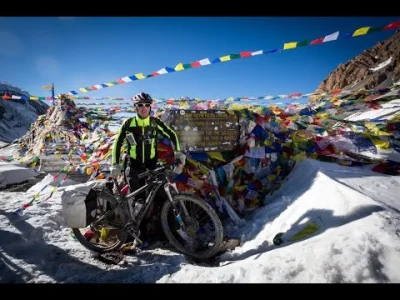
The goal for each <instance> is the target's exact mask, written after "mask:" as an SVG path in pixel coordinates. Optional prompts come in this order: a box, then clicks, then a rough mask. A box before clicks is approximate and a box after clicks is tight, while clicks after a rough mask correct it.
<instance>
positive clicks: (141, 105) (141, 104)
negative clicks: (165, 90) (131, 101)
mask: <svg viewBox="0 0 400 300" xmlns="http://www.w3.org/2000/svg"><path fill="white" fill-rule="evenodd" d="M136 106H137V107H143V106H146V107H150V106H151V104H149V103H146V104H143V103H139V104H136Z"/></svg>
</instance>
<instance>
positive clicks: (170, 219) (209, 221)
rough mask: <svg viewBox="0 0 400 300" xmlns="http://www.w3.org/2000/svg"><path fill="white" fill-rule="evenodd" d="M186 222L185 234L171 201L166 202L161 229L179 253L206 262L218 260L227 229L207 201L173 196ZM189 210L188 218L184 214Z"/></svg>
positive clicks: (183, 195) (182, 195)
mask: <svg viewBox="0 0 400 300" xmlns="http://www.w3.org/2000/svg"><path fill="white" fill-rule="evenodd" d="M172 198H173V201H174V203H175V205H176V207H177V209H178V210H179V211H178V213H179V214H180V216H181V217H182V219H183V222H184V224H185V227H186V228H185V230H183V229H182V228H181V227H180V226H179V224H178V222H177V220H176V213H175V212H174V211H173V206H172V204H171V202H170V201H166V202H165V203H164V205H163V207H162V210H161V225H162V228H163V231H164V233H165V236H166V237H167V239H168V240H169V242H170V243H171V244H172V246H174V247H175V248H176V249H177V250H178V252H181V253H183V254H186V255H188V256H190V257H193V258H196V259H199V260H205V259H208V258H211V257H213V256H215V255H216V254H217V253H218V251H219V250H220V249H221V245H222V242H223V235H224V233H223V226H222V223H221V220H220V219H219V217H218V215H217V213H216V212H215V211H214V209H213V208H212V207H211V206H210V205H208V204H207V203H206V202H205V201H204V200H201V199H199V198H196V197H194V196H192V195H185V194H178V195H173V196H172ZM181 204H182V205H184V206H185V207H186V210H187V212H188V214H189V215H188V216H186V215H185V213H184V212H183V210H182V207H181Z"/></svg>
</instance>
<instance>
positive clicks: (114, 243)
mask: <svg viewBox="0 0 400 300" xmlns="http://www.w3.org/2000/svg"><path fill="white" fill-rule="evenodd" d="M98 198H99V200H100V201H99V202H98V203H105V205H107V203H108V200H107V199H106V198H103V197H102V195H99V196H98ZM107 206H108V205H107ZM98 208H99V209H100V210H102V209H103V208H102V207H98ZM103 211H104V210H103ZM103 215H104V214H101V215H96V218H95V219H96V220H95V221H94V222H96V221H97V220H99V219H100V218H101V217H102V216H103ZM112 215H113V217H111V218H103V220H101V221H99V222H97V224H96V226H95V227H94V226H91V225H92V224H93V223H92V224H90V225H89V226H87V227H86V228H71V229H72V232H73V234H74V236H75V238H76V239H77V240H78V241H79V242H80V243H81V244H82V245H83V246H84V247H85V248H86V249H88V250H91V251H94V252H97V253H106V252H110V251H114V250H116V249H119V248H121V246H122V245H123V244H124V243H125V241H126V240H127V238H128V233H127V232H125V231H123V230H122V229H120V228H118V227H116V226H114V225H115V224H110V222H112V223H115V212H114V213H113V214H112ZM121 222H123V221H121V220H119V222H118V223H119V224H121Z"/></svg>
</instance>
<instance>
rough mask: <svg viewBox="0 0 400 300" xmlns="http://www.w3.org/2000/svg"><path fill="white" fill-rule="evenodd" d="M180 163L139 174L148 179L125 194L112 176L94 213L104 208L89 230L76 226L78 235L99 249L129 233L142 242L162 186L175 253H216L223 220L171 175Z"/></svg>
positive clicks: (112, 246) (164, 221)
mask: <svg viewBox="0 0 400 300" xmlns="http://www.w3.org/2000/svg"><path fill="white" fill-rule="evenodd" d="M176 166H177V162H175V163H172V164H164V165H158V166H157V168H156V169H154V170H147V171H145V172H143V173H141V174H139V178H146V183H145V185H144V186H142V187H141V188H139V189H137V190H136V191H132V192H130V193H126V194H125V195H124V193H123V192H121V188H120V184H119V183H118V181H117V179H116V178H112V182H113V188H112V189H111V188H103V189H101V190H98V191H96V197H97V207H96V212H101V213H97V214H96V216H95V218H94V219H95V220H94V221H93V222H91V223H90V224H89V225H88V227H89V228H90V229H89V230H88V227H86V228H72V231H73V233H74V235H75V237H76V239H77V240H78V241H79V242H80V243H81V244H82V245H83V246H84V247H85V248H87V249H89V250H92V251H94V252H97V253H106V252H111V251H114V250H116V249H119V248H120V247H121V246H122V245H124V244H125V243H126V241H127V239H128V238H129V237H130V238H133V239H134V241H135V242H137V243H138V244H141V243H143V241H141V239H140V230H139V227H140V225H141V223H142V221H143V220H144V218H145V216H146V213H147V212H148V211H149V209H150V207H151V205H152V203H153V200H154V198H155V196H156V194H157V192H158V191H159V189H160V188H161V187H162V188H163V189H164V191H165V194H166V195H167V197H166V199H163V201H164V203H163V204H162V208H161V213H160V218H161V227H162V230H163V232H164V234H165V236H166V238H167V240H168V241H169V242H170V244H171V245H172V246H173V247H174V248H175V249H176V250H177V252H180V253H183V254H186V255H188V256H190V257H192V258H195V259H198V260H205V259H208V258H211V257H213V256H215V255H216V254H217V253H218V251H219V250H220V248H221V245H222V243H223V234H224V233H223V226H222V223H221V220H220V219H219V217H218V215H217V213H216V212H215V210H214V209H213V208H212V207H211V206H210V205H209V204H208V203H207V202H205V200H202V199H201V198H198V197H196V196H194V195H192V194H187V193H180V192H179V191H178V189H177V186H176V183H174V182H173V180H172V177H173V176H172V175H173V174H174V173H173V168H174V167H176ZM143 194H144V195H146V196H145V197H143V198H141V199H144V203H139V202H138V201H136V200H135V199H136V197H137V196H138V195H143ZM85 230H86V232H84V231H85ZM88 232H89V234H88Z"/></svg>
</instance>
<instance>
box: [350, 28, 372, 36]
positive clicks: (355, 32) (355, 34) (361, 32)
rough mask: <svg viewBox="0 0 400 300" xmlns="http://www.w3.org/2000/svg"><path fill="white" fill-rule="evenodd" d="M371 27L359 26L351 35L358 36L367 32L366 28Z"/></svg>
mask: <svg viewBox="0 0 400 300" xmlns="http://www.w3.org/2000/svg"><path fill="white" fill-rule="evenodd" d="M370 28H371V27H361V28H359V29H357V30H356V31H354V33H353V36H359V35H364V34H367V32H368V30H369V29H370Z"/></svg>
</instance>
